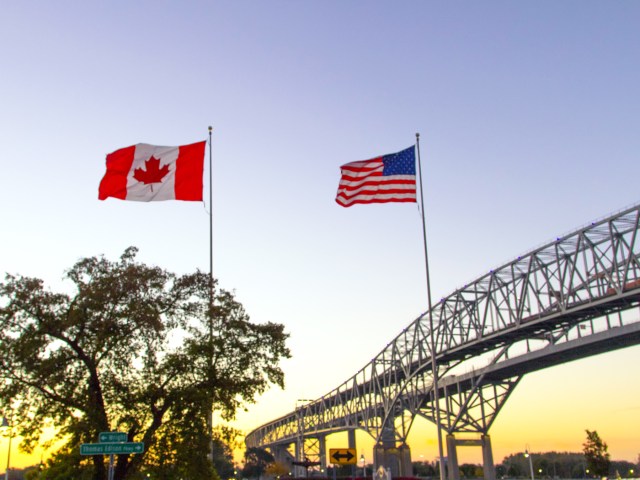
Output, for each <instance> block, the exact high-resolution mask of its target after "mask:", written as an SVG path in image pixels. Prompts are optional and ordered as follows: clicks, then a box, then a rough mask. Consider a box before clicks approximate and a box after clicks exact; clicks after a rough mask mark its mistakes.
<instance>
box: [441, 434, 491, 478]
mask: <svg viewBox="0 0 640 480" xmlns="http://www.w3.org/2000/svg"><path fill="white" fill-rule="evenodd" d="M458 446H467V447H481V448H482V470H483V472H484V478H485V480H496V466H495V465H494V463H493V452H492V450H491V437H490V436H489V435H482V436H481V437H480V439H479V440H477V439H475V440H474V439H461V440H456V437H455V436H453V435H447V469H448V475H447V476H448V478H449V480H460V469H459V466H458V451H457V447H458Z"/></svg>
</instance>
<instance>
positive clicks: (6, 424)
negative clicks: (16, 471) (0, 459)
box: [2, 416, 13, 480]
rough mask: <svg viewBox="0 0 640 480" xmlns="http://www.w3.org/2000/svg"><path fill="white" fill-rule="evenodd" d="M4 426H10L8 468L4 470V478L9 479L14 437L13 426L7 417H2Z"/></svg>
mask: <svg viewBox="0 0 640 480" xmlns="http://www.w3.org/2000/svg"><path fill="white" fill-rule="evenodd" d="M2 426H3V427H9V449H8V450H7V470H6V472H4V480H9V467H10V466H11V439H12V438H13V426H12V425H11V423H9V420H7V417H4V416H3V417H2Z"/></svg>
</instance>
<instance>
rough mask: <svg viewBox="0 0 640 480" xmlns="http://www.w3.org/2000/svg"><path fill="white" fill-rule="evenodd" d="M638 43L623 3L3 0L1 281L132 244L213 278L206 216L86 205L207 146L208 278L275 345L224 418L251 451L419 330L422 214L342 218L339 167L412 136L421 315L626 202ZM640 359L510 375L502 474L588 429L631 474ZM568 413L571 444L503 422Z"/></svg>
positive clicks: (625, 355) (388, 209)
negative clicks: (250, 396) (123, 155)
mask: <svg viewBox="0 0 640 480" xmlns="http://www.w3.org/2000/svg"><path fill="white" fill-rule="evenodd" d="M638 25H640V2H637V1H624V0H622V1H616V2H610V1H604V0H603V1H588V0H580V1H577V0H575V1H518V2H515V1H493V0H489V1H483V2H472V1H450V2H435V1H397V2H391V1H378V0H375V1H363V0H353V1H349V2H342V1H337V0H324V1H311V0H309V1H293V0H289V1H268V2H266V1H265V2H261V1H257V0H256V1H238V0H234V1H216V2H214V1H207V2H205V1H202V2H194V1H185V2H170V1H138V2H127V1H113V2H93V1H88V2H80V1H64V0H63V1H56V2H45V1H40V2H35V1H21V2H4V3H3V5H2V14H1V15H0V62H1V63H0V162H1V163H0V164H1V165H2V174H1V175H0V205H2V207H1V208H2V210H1V211H2V221H3V225H4V227H3V235H2V237H1V239H0V247H1V248H0V273H1V272H5V271H6V272H12V273H22V274H27V275H34V276H38V277H41V278H43V279H45V280H46V281H47V282H48V283H49V284H50V285H51V286H52V287H53V288H62V286H61V285H60V279H61V277H62V274H63V272H64V270H65V269H67V268H68V267H70V266H71V265H72V264H73V263H74V262H75V261H76V260H77V259H79V258H81V257H83V256H89V255H96V254H105V255H107V256H109V257H110V258H115V257H117V256H118V255H119V254H120V253H121V252H122V251H123V250H124V249H125V248H126V247H127V246H129V245H136V246H138V247H139V248H140V257H141V259H142V260H144V261H146V262H149V263H153V264H157V265H160V266H162V267H164V268H167V269H170V270H173V271H176V272H180V273H183V272H190V271H193V270H194V269H196V268H200V269H203V270H207V269H208V258H209V257H208V247H209V237H208V216H207V211H206V210H205V207H204V206H203V205H202V204H200V203H183V202H158V203H149V204H140V203H136V202H122V201H117V200H113V199H111V200H108V201H105V202H100V201H98V199H97V189H98V183H99V181H100V178H101V177H102V175H103V173H104V159H105V155H106V154H107V153H109V152H111V151H113V150H116V149H118V148H120V147H125V146H128V145H132V144H135V143H139V142H146V143H152V144H159V145H179V144H185V143H192V142H195V141H198V140H201V139H204V138H205V137H206V134H207V126H208V125H213V127H214V141H213V152H214V159H213V174H214V181H213V197H214V201H213V215H214V270H215V272H214V274H215V276H216V277H218V278H219V279H220V283H221V285H222V286H223V287H225V288H227V289H233V290H235V291H236V294H237V297H238V299H239V300H240V301H241V302H242V303H243V304H244V305H245V307H246V308H247V310H248V312H249V314H250V315H251V317H252V318H253V319H254V320H255V321H258V322H264V321H274V322H279V323H283V324H284V325H285V326H286V329H287V331H288V332H289V333H290V334H291V341H290V346H291V348H292V352H293V358H292V359H291V360H290V361H287V362H285V363H284V364H283V367H284V369H285V372H286V375H287V377H286V383H287V387H286V389H285V391H272V392H270V393H269V394H267V395H266V396H265V397H264V398H263V399H260V400H259V403H258V405H257V406H255V407H250V408H249V411H248V412H246V413H243V414H241V415H240V417H239V420H238V422H239V423H238V425H239V426H240V427H241V428H243V429H245V430H249V429H252V428H254V427H257V426H259V425H260V424H262V423H264V422H266V421H268V420H271V419H273V418H276V417H277V416H280V415H282V414H285V413H287V412H288V411H290V410H292V409H293V408H294V404H295V401H296V399H298V398H316V397H318V396H320V395H322V394H324V393H326V392H328V391H329V390H331V389H332V388H334V387H335V386H337V385H338V384H339V383H341V382H342V381H343V380H345V379H346V378H348V377H349V376H351V375H352V374H353V373H355V372H356V371H357V370H358V369H359V368H360V367H362V366H364V365H365V364H366V363H367V362H368V361H369V360H370V359H371V358H372V357H373V356H374V355H375V354H376V353H378V352H379V351H380V350H381V349H382V348H383V347H384V346H385V345H386V343H387V342H388V341H390V340H391V339H392V338H393V337H394V336H395V335H396V334H397V333H399V332H400V330H401V329H402V328H403V327H405V326H406V325H407V324H408V323H409V322H410V321H411V320H413V319H414V318H415V317H416V316H418V315H419V314H420V313H421V312H422V311H424V310H425V309H426V293H425V281H424V277H425V275H424V261H423V253H422V252H423V251H422V237H421V224H420V212H419V211H418V209H417V207H416V206H415V205H411V204H391V205H373V206H354V207H352V208H349V209H344V208H341V207H339V206H338V205H337V204H336V203H335V202H334V197H335V193H336V189H337V185H338V179H339V166H340V165H341V164H343V163H347V162H350V161H356V160H362V159H366V158H370V157H373V156H376V155H379V154H384V153H391V152H395V151H398V150H401V149H403V148H406V147H408V146H410V145H411V144H412V143H413V142H414V139H415V133H416V132H420V133H421V149H422V161H423V169H424V173H425V180H424V187H425V201H426V204H427V206H426V215H427V221H428V236H429V249H430V262H431V274H432V281H433V285H432V287H433V292H434V296H435V297H438V296H441V295H445V294H447V293H449V292H450V291H452V290H453V289H455V288H456V287H457V286H459V285H461V284H464V283H465V282H467V281H470V280H472V279H474V278H476V277H478V276H480V275H481V274H483V273H484V272H486V271H487V270H489V269H490V268H492V267H495V266H497V265H498V264H500V263H502V262H505V261H508V260H510V259H511V258H513V257H515V256H517V255H518V254H521V253H524V252H526V251H527V250H529V249H531V248H532V247H535V246H537V245H539V244H541V243H543V242H545V241H547V240H549V239H550V238H553V237H555V236H557V235H558V234H560V233H564V232H567V231H569V230H572V229H574V228H575V227H578V226H581V225H583V224H585V223H588V222H589V221H591V220H593V219H595V218H598V217H602V216H605V215H607V214H608V213H610V212H612V211H615V210H618V209H621V208H622V207H624V206H627V205H629V204H633V203H636V202H638V201H639V200H640V195H639V194H638V181H639V179H640V161H639V156H638V152H639V151H640V128H639V127H640V95H639V93H640V90H639V87H638V86H639V85H640V62H639V61H638V59H639V58H640V57H639V53H638V47H639V45H640V28H638ZM207 208H208V206H207ZM638 360H640V349H639V348H638V347H634V348H631V349H627V350H625V351H624V352H619V353H616V354H608V355H603V356H600V357H597V358H596V359H590V360H588V361H583V362H577V363H575V364H573V365H568V366H565V367H558V369H557V370H555V371H553V372H552V371H551V370H549V371H543V372H541V373H537V374H535V375H532V376H531V379H529V378H526V379H525V380H524V381H523V382H522V384H521V385H520V386H519V387H518V389H517V391H516V393H515V394H514V396H513V398H512V399H511V400H510V403H508V404H507V406H506V407H505V411H504V412H503V413H501V416H500V417H499V420H498V422H497V423H496V426H495V431H494V432H493V442H494V449H495V457H496V459H497V460H498V461H499V460H501V458H502V457H501V455H504V454H507V453H510V452H511V451H516V450H517V449H520V450H522V449H523V448H524V444H525V443H529V444H531V448H532V449H533V450H547V449H549V450H550V449H553V448H555V449H559V450H573V451H577V450H580V449H581V443H582V441H583V440H584V437H585V435H584V429H585V428H589V429H592V430H593V429H596V430H598V431H599V433H600V434H601V436H602V437H603V438H604V439H605V440H606V441H607V442H608V443H609V445H610V450H611V451H612V453H613V456H614V458H626V459H628V460H631V459H635V457H636V456H637V454H638V453H640V452H639V451H638V445H640V434H639V433H638V432H639V431H640V424H638V420H633V421H630V418H634V419H637V418H638V417H640V415H638V413H639V412H638V411H639V410H640V400H638V398H639V393H640V392H638V391H637V388H638V387H636V386H635V385H634V386H631V385H630V383H637V382H635V381H634V382H631V381H632V379H631V378H630V377H629V376H628V370H627V371H626V372H625V371H624V369H625V367H626V366H628V364H629V362H632V363H637V362H638ZM589 362H591V363H589ZM587 374H588V375H587ZM580 375H585V376H584V377H580ZM593 375H599V376H600V378H599V381H601V382H602V383H600V384H598V386H596V385H594V381H593V379H592V378H591V376H593ZM602 377H604V378H602ZM570 380H576V381H580V382H581V383H580V384H579V385H580V388H583V389H584V390H580V391H577V392H576V390H575V387H574V388H573V389H572V388H571V387H569V386H567V384H568V383H570V382H569V381H570ZM547 387H551V389H550V390H549V389H547ZM634 389H636V390H634ZM594 390H595V391H598V392H602V393H603V395H602V398H603V399H604V403H601V401H600V400H598V401H596V399H595V397H596V395H594V394H593V392H594ZM519 392H522V393H519ZM597 397H598V398H600V394H598V395H597ZM544 408H549V411H548V412H547V411H546V410H544ZM516 412H525V413H524V414H523V415H517V414H516ZM568 412H571V413H573V414H574V415H575V416H576V418H575V422H574V423H573V424H572V426H570V427H569V426H567V427H566V429H567V431H566V432H561V433H562V435H560V433H555V432H554V433H553V434H552V433H551V431H552V430H553V423H551V425H550V427H549V428H545V427H543V426H541V425H540V424H537V423H535V422H532V423H518V422H520V421H523V422H524V420H523V417H527V418H529V419H535V418H537V417H538V416H543V417H545V418H547V417H549V416H551V417H553V415H556V420H555V421H556V422H557V421H559V419H560V418H565V417H566V416H567V415H569V413H568ZM574 412H575V413H574ZM616 412H617V413H616ZM605 413H606V414H608V415H609V416H604V414H605ZM502 418H505V419H508V422H509V425H510V426H512V427H513V428H514V429H515V430H514V432H512V431H510V430H509V429H507V428H506V426H505V425H504V422H506V421H507V420H504V421H503V420H502ZM552 420H553V419H552ZM501 422H503V423H501ZM616 422H617V423H616ZM634 422H635V423H634ZM554 435H555V436H556V437H558V438H557V439H556V437H554ZM562 439H565V440H566V442H565V443H562V441H563V440H562ZM510 442H511V443H510ZM623 445H624V447H623ZM634 445H635V446H634ZM0 448H6V447H5V446H4V444H3V445H1V446H0ZM413 448H414V452H418V451H419V450H420V449H421V448H423V446H420V445H413ZM1 451H2V450H0V452H1ZM434 452H435V449H434V448H433V444H430V445H429V446H428V449H427V450H425V451H424V452H423V453H424V454H425V456H426V457H429V458H432V457H433V456H434V455H435V453H434ZM365 453H366V454H367V455H369V454H370V452H365ZM0 454H1V453H0Z"/></svg>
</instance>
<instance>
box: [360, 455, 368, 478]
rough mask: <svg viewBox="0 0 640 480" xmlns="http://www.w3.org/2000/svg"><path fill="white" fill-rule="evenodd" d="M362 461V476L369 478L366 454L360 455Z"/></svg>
mask: <svg viewBox="0 0 640 480" xmlns="http://www.w3.org/2000/svg"><path fill="white" fill-rule="evenodd" d="M360 461H361V462H362V476H363V477H364V478H367V467H365V465H364V453H363V454H361V455H360Z"/></svg>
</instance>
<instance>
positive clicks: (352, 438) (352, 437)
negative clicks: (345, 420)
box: [347, 429, 357, 478]
mask: <svg viewBox="0 0 640 480" xmlns="http://www.w3.org/2000/svg"><path fill="white" fill-rule="evenodd" d="M347 438H348V441H349V448H353V449H356V431H355V430H353V429H352V430H348V431H347ZM356 452H357V450H356ZM351 476H352V477H354V478H355V476H356V465H351Z"/></svg>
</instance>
